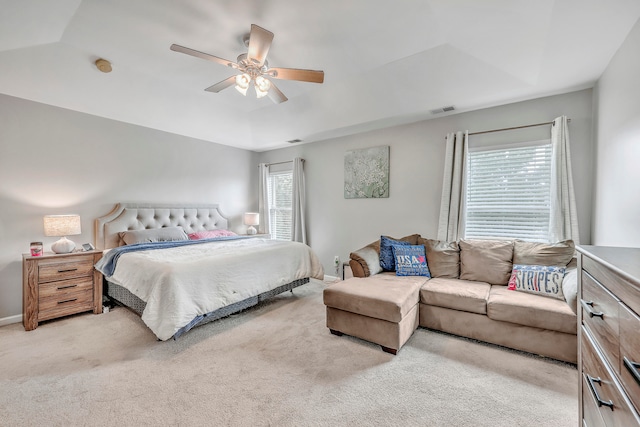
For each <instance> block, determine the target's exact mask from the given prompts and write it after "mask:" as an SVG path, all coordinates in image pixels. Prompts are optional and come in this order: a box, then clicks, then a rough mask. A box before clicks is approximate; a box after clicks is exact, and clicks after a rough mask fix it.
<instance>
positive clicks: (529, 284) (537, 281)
mask: <svg viewBox="0 0 640 427" xmlns="http://www.w3.org/2000/svg"><path fill="white" fill-rule="evenodd" d="M565 272H566V268H565V267H555V266H544V265H522V264H514V265H513V270H512V271H511V277H510V278H509V285H508V289H510V290H512V291H522V292H528V293H531V294H536V295H542V296H546V297H552V298H557V299H564V295H563V293H562V279H564V274H565Z"/></svg>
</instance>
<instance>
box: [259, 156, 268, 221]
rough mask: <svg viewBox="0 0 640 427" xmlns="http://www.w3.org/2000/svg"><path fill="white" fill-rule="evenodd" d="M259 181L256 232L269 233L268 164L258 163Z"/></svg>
mask: <svg viewBox="0 0 640 427" xmlns="http://www.w3.org/2000/svg"><path fill="white" fill-rule="evenodd" d="M258 170H259V174H260V181H259V183H258V193H259V194H258V213H259V214H260V224H259V225H258V232H259V233H260V234H269V233H270V232H271V231H270V229H269V224H271V218H270V216H269V165H268V164H266V163H260V164H259V165H258Z"/></svg>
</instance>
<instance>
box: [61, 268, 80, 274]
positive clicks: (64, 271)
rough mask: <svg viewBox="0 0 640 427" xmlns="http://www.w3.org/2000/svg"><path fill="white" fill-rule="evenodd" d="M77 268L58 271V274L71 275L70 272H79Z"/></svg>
mask: <svg viewBox="0 0 640 427" xmlns="http://www.w3.org/2000/svg"><path fill="white" fill-rule="evenodd" d="M77 270H78V269H77V268H67V269H65V270H58V273H69V272H70V271H77Z"/></svg>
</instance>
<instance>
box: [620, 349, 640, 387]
mask: <svg viewBox="0 0 640 427" xmlns="http://www.w3.org/2000/svg"><path fill="white" fill-rule="evenodd" d="M623 360H624V366H625V368H627V370H628V371H629V372H630V373H631V376H632V377H633V379H634V380H636V382H637V383H638V385H640V372H639V371H638V368H640V363H636V362H632V361H630V360H629V359H627V356H625V357H624V359H623Z"/></svg>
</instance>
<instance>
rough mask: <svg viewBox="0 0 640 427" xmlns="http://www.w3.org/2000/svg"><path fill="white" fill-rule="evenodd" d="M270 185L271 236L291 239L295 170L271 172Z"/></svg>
mask: <svg viewBox="0 0 640 427" xmlns="http://www.w3.org/2000/svg"><path fill="white" fill-rule="evenodd" d="M268 187H269V188H268V192H269V214H270V224H269V228H270V232H271V238H272V239H277V240H291V228H292V223H291V222H292V215H291V207H292V196H293V172H292V171H284V172H272V173H270V174H269V185H268Z"/></svg>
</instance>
